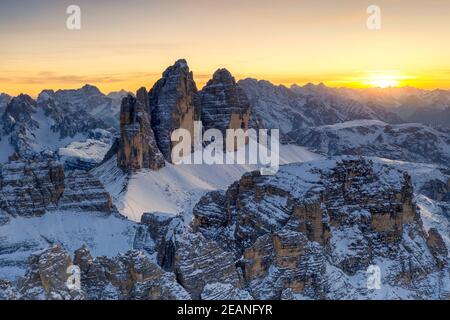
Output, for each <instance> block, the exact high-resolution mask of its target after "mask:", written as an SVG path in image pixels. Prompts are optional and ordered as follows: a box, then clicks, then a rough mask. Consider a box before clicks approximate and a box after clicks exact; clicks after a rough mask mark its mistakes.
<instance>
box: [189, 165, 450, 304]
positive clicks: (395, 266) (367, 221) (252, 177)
mask: <svg viewBox="0 0 450 320" xmlns="http://www.w3.org/2000/svg"><path fill="white" fill-rule="evenodd" d="M193 228H194V231H196V232H199V233H201V234H202V235H203V236H205V237H206V238H207V239H209V240H211V241H216V242H217V243H218V244H220V245H221V247H222V249H223V250H225V251H228V252H232V253H233V254H234V256H235V258H236V259H238V260H239V263H238V265H239V266H240V267H241V269H242V273H243V277H244V288H245V289H247V290H248V291H249V292H250V293H251V294H252V296H253V297H255V298H257V299H279V298H283V299H303V298H313V299H345V298H348V297H352V298H358V297H359V298H361V299H367V298H370V297H376V294H377V292H376V291H373V290H371V289H370V288H368V287H367V285H366V279H367V277H366V270H368V268H369V267H370V266H377V267H379V268H380V270H381V283H382V286H383V288H385V289H384V290H386V291H385V294H386V296H384V298H392V299H394V298H395V297H396V293H395V292H394V289H392V288H402V290H405V292H406V293H403V296H405V295H406V296H408V297H416V298H430V295H433V297H434V298H445V297H446V296H447V295H448V288H447V289H441V290H435V289H434V288H435V286H436V285H437V282H439V281H444V282H447V281H448V273H447V271H445V270H444V271H442V270H443V268H445V267H444V265H445V263H444V262H445V261H447V259H448V253H447V252H446V247H445V244H444V242H443V241H442V238H441V237H440V236H439V234H438V233H437V232H435V231H433V230H430V232H429V233H428V235H427V233H426V232H425V231H424V229H423V227H422V221H421V219H420V216H419V214H418V211H417V210H416V207H415V204H414V202H413V188H412V183H411V179H410V177H409V176H408V175H407V174H404V173H403V172H401V171H398V170H396V169H394V168H392V167H389V166H387V165H384V164H375V163H372V162H371V161H369V160H365V159H359V158H351V157H350V158H344V159H342V160H337V161H334V160H324V161H320V162H318V163H316V164H313V163H311V164H308V163H306V164H293V165H288V166H285V167H282V168H281V170H280V171H279V172H278V174H277V175H275V176H272V177H264V176H260V175H259V173H258V172H255V173H250V174H246V175H244V177H243V178H242V179H241V180H240V181H238V182H237V183H235V184H234V185H232V186H231V187H230V188H229V189H228V190H227V192H225V193H222V194H220V193H217V192H216V193H213V194H209V195H207V196H205V197H204V199H202V200H201V201H200V202H199V204H198V205H197V206H196V208H195V209H194V222H193ZM418 255H420V257H421V258H420V259H417V256H418ZM386 266H389V267H386ZM437 279H440V280H437ZM436 281H437V282H436ZM390 288H391V289H390Z"/></svg>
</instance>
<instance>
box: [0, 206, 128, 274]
mask: <svg viewBox="0 0 450 320" xmlns="http://www.w3.org/2000/svg"><path fill="white" fill-rule="evenodd" d="M135 228H136V224H135V223H133V222H131V221H128V220H126V219H123V218H121V217H118V216H115V215H111V216H105V215H102V214H99V213H96V212H79V211H53V212H49V213H47V214H45V215H44V216H42V217H32V218H22V217H17V218H14V219H11V221H10V222H9V223H8V224H5V225H0V248H1V249H2V250H1V252H0V278H2V279H9V280H14V279H16V278H17V277H19V276H22V275H23V274H24V272H25V269H26V263H27V258H28V257H29V256H30V255H31V254H33V253H35V252H37V251H40V250H44V249H47V248H48V247H49V246H50V245H52V244H60V245H61V246H62V247H63V248H65V249H66V250H68V251H69V252H74V251H75V250H76V249H78V248H80V247H81V246H83V245H84V244H85V245H87V246H88V247H89V248H90V249H91V250H92V251H91V252H92V253H93V255H94V256H108V257H112V256H115V255H117V254H118V253H122V252H126V251H128V250H131V249H132V247H133V240H134V236H135V232H136V230H135Z"/></svg>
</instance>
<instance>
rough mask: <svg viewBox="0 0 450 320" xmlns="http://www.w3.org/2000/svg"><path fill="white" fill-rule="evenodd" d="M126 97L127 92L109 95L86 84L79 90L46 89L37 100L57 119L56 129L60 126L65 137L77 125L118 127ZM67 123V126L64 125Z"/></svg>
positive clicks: (69, 134)
mask: <svg viewBox="0 0 450 320" xmlns="http://www.w3.org/2000/svg"><path fill="white" fill-rule="evenodd" d="M124 96H126V93H125V92H117V93H115V94H113V95H112V96H111V97H109V96H106V95H104V94H103V93H102V92H100V90H99V89H98V88H97V87H95V86H92V85H85V86H83V87H82V88H80V89H71V90H57V91H53V90H44V91H42V92H41V93H40V94H39V97H38V99H37V101H38V105H40V107H42V108H43V109H44V110H45V112H46V114H47V115H50V116H51V117H52V118H54V119H55V120H57V125H56V126H55V129H56V128H58V127H59V128H60V129H61V135H62V136H71V134H72V133H73V132H74V130H75V129H76V127H78V128H79V129H80V130H81V129H83V127H85V128H86V127H90V128H89V129H93V128H92V127H91V126H94V128H95V126H96V125H97V126H98V127H102V128H108V127H114V128H118V124H119V111H120V101H121V99H122V97H124ZM70 119H72V122H70ZM81 120H84V124H83V121H81ZM66 121H67V122H66ZM64 122H66V123H65V124H67V126H62V124H63V123H64ZM95 122H96V123H95ZM79 132H80V131H79ZM81 132H82V131H81ZM75 133H76V132H75Z"/></svg>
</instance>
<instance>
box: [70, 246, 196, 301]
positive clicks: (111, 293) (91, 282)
mask: <svg viewBox="0 0 450 320" xmlns="http://www.w3.org/2000/svg"><path fill="white" fill-rule="evenodd" d="M74 263H75V264H76V265H78V266H80V269H81V284H82V289H83V291H84V292H86V295H87V297H86V298H87V299H91V300H104V299H107V300H109V299H121V300H124V299H125V300H130V299H131V300H176V299H183V300H186V299H190V296H189V294H188V293H187V292H186V291H185V290H184V289H183V288H182V287H181V286H180V285H179V284H178V283H177V282H176V279H175V275H174V274H173V273H167V272H164V271H163V270H162V269H161V268H160V267H159V266H158V265H157V264H155V263H154V262H152V261H151V260H150V259H149V258H148V257H147V256H146V255H145V254H143V253H142V252H139V251H130V252H127V253H125V254H121V255H119V256H117V257H114V258H106V257H99V258H96V259H93V258H92V257H91V255H90V253H89V250H88V249H87V248H85V247H84V248H80V249H79V250H77V252H76V253H75V260H74Z"/></svg>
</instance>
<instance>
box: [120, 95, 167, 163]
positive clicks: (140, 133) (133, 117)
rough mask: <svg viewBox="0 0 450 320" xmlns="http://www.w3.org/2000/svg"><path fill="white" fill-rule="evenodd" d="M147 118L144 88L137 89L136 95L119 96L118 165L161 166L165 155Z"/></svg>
mask: <svg viewBox="0 0 450 320" xmlns="http://www.w3.org/2000/svg"><path fill="white" fill-rule="evenodd" d="M150 121H151V120H150V109H149V102H148V95H147V91H146V90H145V88H141V89H139V90H138V92H137V94H136V97H133V96H131V95H128V96H127V97H125V98H124V99H123V100H122V106H121V110H120V142H119V148H118V157H117V161H118V165H119V167H120V168H122V169H124V170H128V171H135V170H138V169H142V168H149V169H152V170H159V169H161V168H162V167H164V164H165V163H164V158H163V156H162V154H161V152H160V151H159V149H158V146H157V144H156V140H155V135H154V133H153V130H152V128H151V122H150Z"/></svg>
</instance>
